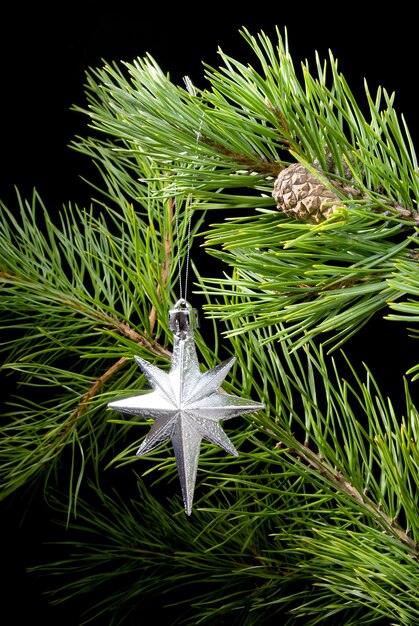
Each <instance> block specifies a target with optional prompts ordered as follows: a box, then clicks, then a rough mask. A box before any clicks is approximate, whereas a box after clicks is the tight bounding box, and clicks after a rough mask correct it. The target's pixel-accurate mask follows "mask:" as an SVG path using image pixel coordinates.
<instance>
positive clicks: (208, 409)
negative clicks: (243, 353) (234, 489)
mask: <svg viewBox="0 0 419 626" xmlns="http://www.w3.org/2000/svg"><path fill="white" fill-rule="evenodd" d="M169 326H170V329H171V330H172V331H173V336H174V341H173V355H172V362H171V367H170V370H169V372H165V371H163V370H161V369H159V368H158V367H156V366H155V365H152V364H151V363H148V361H145V360H144V359H142V358H140V357H138V356H136V357H135V359H136V361H137V363H138V365H139V366H140V368H141V369H142V371H143V372H144V374H145V376H146V378H147V380H148V382H149V384H150V385H151V387H152V388H153V390H152V391H151V392H149V393H142V394H141V395H136V396H133V397H129V398H123V399H121V400H116V401H114V402H111V403H110V404H109V405H108V406H109V408H111V409H114V410H117V411H121V412H123V413H129V414H131V415H139V416H141V417H145V418H151V419H153V420H154V422H153V425H152V426H151V428H150V431H149V432H148V434H147V436H146V438H145V439H144V441H143V443H142V444H141V446H140V447H139V449H138V451H137V455H138V456H141V455H143V454H146V453H147V452H149V451H150V450H153V449H154V448H156V447H157V446H159V445H160V444H162V443H163V442H165V441H167V440H168V439H170V440H171V441H172V445H173V449H174V453H175V458H176V465H177V469H178V473H179V479H180V485H181V490H182V497H183V502H184V507H185V512H186V514H187V515H190V514H191V512H192V502H193V497H194V489H195V482H196V475H197V470H198V460H199V452H200V447H201V441H202V439H205V440H207V441H210V442H211V443H214V444H216V445H217V446H219V447H220V448H222V449H223V450H225V451H226V452H229V453H230V454H232V455H233V456H238V452H237V450H236V449H235V447H234V446H233V444H232V442H231V441H230V439H229V438H228V437H227V435H226V433H225V432H224V430H223V429H222V428H221V426H220V424H219V422H220V420H226V419H231V418H232V417H236V416H238V415H244V414H246V413H251V412H253V411H258V410H261V409H263V408H265V407H264V405H263V404H260V403H259V402H254V401H253V400H247V399H245V398H241V397H238V396H235V395H232V394H229V393H226V392H225V391H224V390H223V389H222V388H221V384H222V382H223V381H224V379H225V377H226V376H227V374H228V372H229V371H230V369H231V367H232V365H233V363H234V361H235V357H233V358H231V359H228V360H227V361H224V362H223V363H220V364H219V365H217V366H216V367H213V368H212V369H210V370H208V371H206V372H201V370H200V367H199V362H198V357H197V353H196V347H195V338H194V331H195V329H196V327H197V315H196V310H195V309H192V308H191V306H190V305H189V303H188V302H186V300H183V299H180V300H179V301H178V302H177V303H176V305H175V306H174V308H173V309H172V310H171V311H170V312H169Z"/></svg>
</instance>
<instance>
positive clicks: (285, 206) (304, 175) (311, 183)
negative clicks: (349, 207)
mask: <svg viewBox="0 0 419 626" xmlns="http://www.w3.org/2000/svg"><path fill="white" fill-rule="evenodd" d="M337 186H338V185H337ZM339 187H341V186H340V185H339ZM352 191H353V192H354V193H351V192H352ZM342 192H343V193H345V192H346V193H345V195H348V196H350V195H357V192H356V190H355V189H353V188H351V187H346V186H345V187H343V186H342ZM272 196H273V197H274V198H275V200H276V201H277V207H278V209H281V210H282V211H284V213H286V214H287V215H289V216H292V217H295V218H296V219H297V220H300V221H302V222H310V223H311V224H319V223H320V222H323V221H324V220H325V219H327V218H328V217H330V215H331V214H332V213H334V212H335V211H336V209H337V207H338V206H342V200H341V199H340V198H339V196H338V195H337V194H336V193H334V192H333V191H332V190H331V189H328V187H326V186H325V185H324V184H323V183H322V182H321V181H320V180H319V179H318V178H316V177H315V176H314V175H313V174H312V173H311V172H309V170H308V169H307V168H306V167H304V166H303V165H301V163H294V164H293V165H290V166H289V167H286V168H285V169H284V170H282V172H281V173H280V174H279V176H278V178H277V179H276V181H275V185H274V191H273V193H272Z"/></svg>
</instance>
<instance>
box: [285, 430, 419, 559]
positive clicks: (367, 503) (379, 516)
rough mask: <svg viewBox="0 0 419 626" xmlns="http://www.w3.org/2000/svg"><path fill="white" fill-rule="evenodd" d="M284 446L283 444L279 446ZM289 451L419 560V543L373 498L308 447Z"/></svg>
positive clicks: (294, 448) (298, 445)
mask: <svg viewBox="0 0 419 626" xmlns="http://www.w3.org/2000/svg"><path fill="white" fill-rule="evenodd" d="M277 445H279V446H282V445H283V444H282V443H281V444H277ZM287 447H288V449H289V450H290V451H291V452H293V453H294V454H296V455H297V456H298V457H299V458H300V459H301V460H302V461H304V463H306V464H307V465H308V466H310V467H312V468H313V469H314V470H315V471H316V472H318V473H319V474H320V475H322V476H324V477H325V478H326V479H327V480H328V481H329V482H330V483H332V484H333V485H334V486H335V487H336V489H338V490H339V491H341V492H343V493H346V494H347V495H348V496H350V497H351V498H352V499H354V500H356V501H357V502H358V503H359V504H361V505H362V507H363V508H364V509H365V510H366V511H368V513H370V514H371V516H372V518H373V519H374V520H375V521H376V523H377V524H378V526H380V528H381V529H382V530H383V531H384V532H385V533H386V534H388V535H394V534H395V535H396V536H397V538H398V539H399V540H400V541H401V542H402V543H403V544H404V545H406V546H407V547H408V548H409V550H410V556H411V557H412V558H414V559H416V560H419V543H418V542H417V541H415V540H414V539H412V538H411V537H409V535H408V534H407V532H406V531H405V530H404V529H403V528H402V527H401V526H400V525H399V524H398V523H397V522H396V521H395V520H392V519H390V518H389V516H388V515H387V514H386V513H385V512H384V511H383V510H382V509H381V508H380V507H379V505H377V504H376V503H375V502H374V501H373V500H371V498H368V496H366V495H365V494H364V493H360V492H359V491H358V489H356V487H354V485H353V484H352V483H351V482H350V481H349V480H348V479H347V478H346V477H345V476H344V475H343V474H342V472H340V471H339V470H336V469H331V468H330V466H329V465H327V463H326V462H325V461H324V459H323V458H322V457H321V456H320V455H319V454H316V453H315V452H313V451H312V450H311V449H310V448H309V447H308V446H306V445H304V444H301V443H299V442H298V443H297V442H296V445H295V447H291V446H287Z"/></svg>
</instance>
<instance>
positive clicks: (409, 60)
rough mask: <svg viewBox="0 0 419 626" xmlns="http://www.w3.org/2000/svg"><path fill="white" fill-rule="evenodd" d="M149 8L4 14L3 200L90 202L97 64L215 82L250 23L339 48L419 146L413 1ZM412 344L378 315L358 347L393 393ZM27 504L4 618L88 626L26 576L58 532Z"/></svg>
mask: <svg viewBox="0 0 419 626" xmlns="http://www.w3.org/2000/svg"><path fill="white" fill-rule="evenodd" d="M365 4H367V3H365ZM142 5H143V3H139V2H137V3H131V2H117V3H112V4H111V5H109V6H103V3H102V2H84V3H80V4H77V3H68V4H67V3H64V4H63V3H55V4H52V5H51V6H48V7H47V6H46V5H44V4H43V3H40V4H39V3H38V4H35V3H33V4H32V5H31V6H29V7H24V8H23V7H22V6H21V5H19V6H18V7H17V8H8V9H7V13H6V12H5V11H4V10H3V11H4V12H3V15H2V19H1V23H0V29H1V36H0V46H1V48H0V81H1V92H0V93H1V98H0V123H1V144H0V149H1V160H0V164H1V168H0V198H1V200H3V201H4V202H5V204H6V205H7V206H9V207H10V208H12V207H13V206H14V203H15V202H16V200H15V187H16V188H17V189H19V192H20V193H21V194H22V196H24V197H29V196H30V195H31V193H32V190H33V188H34V187H36V189H37V190H38V192H39V193H40V195H41V198H42V199H43V201H44V202H45V204H46V206H47V207H48V208H49V210H51V211H58V210H59V209H60V208H61V206H62V205H63V204H66V203H68V202H69V201H71V202H77V203H79V204H88V201H89V193H90V190H89V188H88V187H87V185H86V184H85V183H83V182H82V180H81V176H88V177H89V175H90V174H92V173H93V170H92V169H91V168H90V164H89V163H88V162H86V158H85V157H83V156H81V155H79V154H77V153H75V152H73V151H72V150H71V149H70V148H69V143H70V142H71V140H72V139H73V137H74V136H75V135H77V134H84V133H85V132H86V119H85V118H84V117H83V116H81V115H80V114H78V113H75V112H74V111H71V107H72V106H73V105H74V104H77V105H83V104H84V103H85V101H84V89H83V84H84V80H85V71H86V70H87V69H88V68H89V67H96V66H98V65H101V64H102V61H103V60H105V61H120V60H123V61H132V60H133V59H134V58H136V57H138V56H143V55H144V54H146V53H147V52H148V53H150V54H151V55H152V56H153V57H154V59H155V60H156V61H157V63H158V64H159V65H160V67H161V68H162V69H163V70H165V71H167V72H169V74H170V76H171V78H172V79H173V81H174V82H179V83H180V82H181V81H182V77H183V76H185V75H188V76H190V77H191V79H192V80H193V82H195V83H196V84H197V85H198V86H203V84H204V81H203V67H202V61H205V62H207V63H209V64H210V65H218V63H219V58H218V55H217V48H218V47H221V48H222V49H223V51H225V52H226V53H228V54H230V55H231V56H234V57H235V58H238V59H239V60H241V61H243V62H244V63H246V62H248V61H249V62H253V60H254V58H253V54H252V52H251V51H250V49H249V48H248V46H247V44H246V43H245V42H244V41H243V38H242V37H241V35H240V34H239V29H240V28H241V27H242V26H245V27H247V28H248V29H249V30H250V31H251V32H252V33H253V34H256V33H257V32H259V31H261V30H263V31H264V32H265V33H266V34H268V35H270V36H272V39H273V40H275V26H278V27H279V28H280V30H282V29H283V28H284V27H286V28H287V30H288V37H289V43H290V49H291V53H292V55H293V58H294V62H295V63H296V65H297V64H298V63H299V62H300V61H303V60H305V59H306V58H308V59H309V60H310V61H313V62H314V52H315V51H316V50H317V51H318V52H319V54H320V56H322V57H325V56H327V54H328V50H329V49H331V50H332V52H333V54H334V56H335V58H337V59H338V60H339V66H340V70H341V71H342V72H343V74H344V75H345V77H346V78H347V80H348V82H349V84H350V86H351V88H352V90H353V92H354V93H355V95H356V96H358V97H360V98H361V99H362V97H363V93H364V87H363V80H364V78H366V79H367V81H368V85H369V88H370V91H371V92H372V93H373V94H374V93H375V90H376V89H377V87H378V86H379V85H381V86H382V87H384V88H386V89H387V90H388V91H389V92H393V91H395V92H396V101H395V106H396V109H397V111H398V112H399V113H403V114H404V115H405V117H406V120H407V123H408V126H409V129H410V131H411V134H412V136H413V140H414V142H415V144H416V145H417V144H418V143H419V126H418V120H417V110H418V103H417V100H418V53H417V44H418V39H419V37H418V33H417V27H416V25H415V22H416V20H415V18H414V16H413V14H412V13H411V9H409V4H408V3H398V4H397V5H396V6H394V5H393V6H392V8H391V12H390V11H386V10H385V9H382V8H380V9H379V15H378V14H375V13H377V11H373V10H372V9H366V8H365V7H363V6H362V5H358V6H354V5H353V4H351V5H347V4H322V3H308V7H309V8H307V7H305V5H304V3H297V2H287V3H284V2H282V3H277V2H276V3H254V4H253V3H251V4H248V5H247V6H246V7H244V5H243V4H242V3H237V4H236V3H226V2H224V3H220V4H214V3H213V4H202V5H201V4H191V5H187V6H186V7H185V3H178V5H176V4H170V5H169V6H168V7H165V6H162V5H160V4H157V3H154V5H153V6H152V8H149V7H147V8H142ZM377 6H380V5H377ZM410 6H412V5H410ZM54 7H56V8H54ZM412 341H413V343H414V340H408V339H407V334H406V331H405V330H404V328H401V327H400V326H399V325H397V324H395V323H390V322H385V323H383V322H382V321H380V319H377V321H376V322H373V323H372V324H369V325H368V327H367V329H364V330H362V331H361V332H360V335H359V338H358V339H357V341H356V342H354V343H353V344H352V346H353V347H352V348H351V349H352V351H353V354H354V355H355V356H357V355H358V356H360V358H361V359H362V360H365V361H366V362H367V363H368V365H370V366H371V367H372V369H373V372H374V374H377V375H379V377H380V379H381V380H382V381H383V383H384V389H385V390H386V389H387V388H389V389H390V387H391V386H392V382H393V381H395V380H398V379H399V378H400V374H401V373H402V372H404V371H405V370H406V369H407V368H408V367H409V366H410V365H411V364H412V359H411V354H410V353H409V351H411V350H412V348H411V342H412ZM414 362H416V361H414ZM374 368H378V369H374ZM4 395H5V392H4V391H3V393H2V397H4ZM22 499H23V497H22ZM23 510H24V504H23V503H22V502H21V494H17V496H15V497H14V498H12V499H11V500H10V501H9V502H7V503H3V504H2V505H1V507H0V514H1V526H2V527H1V545H2V557H1V564H2V573H3V576H4V580H5V582H3V583H2V585H1V587H0V589H1V592H0V593H1V596H2V597H0V616H1V617H0V621H1V622H2V623H4V624H5V625H6V624H7V625H8V624H21V623H22V624H23V623H24V621H26V620H30V622H31V623H42V624H43V626H48V625H49V624H54V625H55V624H58V623H59V624H61V625H63V626H65V625H66V624H69V625H70V624H71V625H72V626H77V621H76V619H77V618H75V617H74V613H73V611H72V607H69V606H64V607H62V608H61V609H52V608H50V607H49V606H48V604H47V601H46V599H45V598H44V597H43V595H42V584H41V582H40V581H38V580H37V579H36V578H34V577H33V576H29V575H28V574H26V573H25V569H26V567H27V566H28V565H32V564H36V563H38V562H39V561H40V560H42V555H43V550H44V548H43V545H44V542H45V541H48V540H49V539H50V538H51V535H52V534H53V533H54V530H53V528H52V527H51V524H50V521H49V516H48V512H47V511H45V509H44V507H43V505H42V504H41V502H39V503H38V504H35V505H34V506H32V508H31V510H30V512H29V513H28V514H27V517H26V521H25V522H24V523H23V525H20V516H21V514H22V511H23ZM4 616H7V617H5V619H3V618H4ZM104 626H106V624H104Z"/></svg>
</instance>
